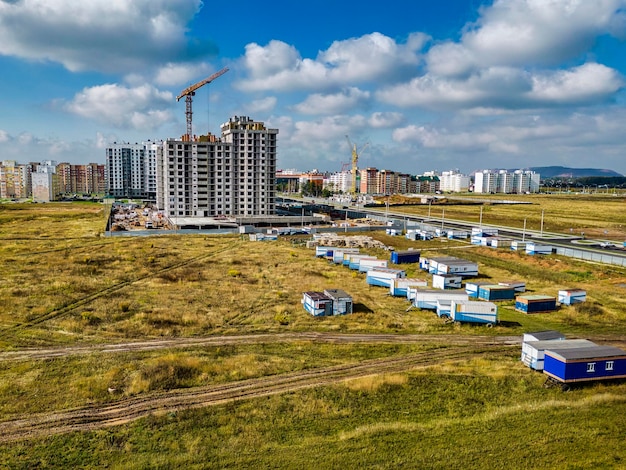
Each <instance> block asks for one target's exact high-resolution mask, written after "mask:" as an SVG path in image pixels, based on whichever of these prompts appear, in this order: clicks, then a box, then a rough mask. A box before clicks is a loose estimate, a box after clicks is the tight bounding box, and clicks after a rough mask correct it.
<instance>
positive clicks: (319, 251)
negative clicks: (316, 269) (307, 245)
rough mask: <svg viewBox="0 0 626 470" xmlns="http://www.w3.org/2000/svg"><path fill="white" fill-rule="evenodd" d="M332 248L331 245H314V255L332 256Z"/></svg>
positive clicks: (319, 256) (321, 256)
mask: <svg viewBox="0 0 626 470" xmlns="http://www.w3.org/2000/svg"><path fill="white" fill-rule="evenodd" d="M333 250H334V248H333V247H332V246H316V247H315V256H317V257H318V258H327V257H332V256H333Z"/></svg>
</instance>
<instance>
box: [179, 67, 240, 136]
mask: <svg viewBox="0 0 626 470" xmlns="http://www.w3.org/2000/svg"><path fill="white" fill-rule="evenodd" d="M226 72H228V67H224V68H223V69H222V70H219V71H218V72H215V73H214V74H213V75H211V76H210V77H208V78H205V79H204V80H201V81H199V82H198V83H195V84H193V85H191V86H188V87H187V88H185V89H184V90H183V91H181V92H180V95H178V96H177V97H176V101H180V99H181V98H182V97H183V96H184V97H185V117H186V118H187V133H186V134H185V135H184V136H183V138H182V140H184V141H187V142H189V141H190V140H191V139H192V136H193V129H192V115H193V112H192V102H193V97H194V95H195V94H196V90H197V89H198V88H200V87H202V86H204V85H206V84H208V83H211V82H212V81H213V80H215V79H216V78H217V77H220V76H222V75H224V74H225V73H226Z"/></svg>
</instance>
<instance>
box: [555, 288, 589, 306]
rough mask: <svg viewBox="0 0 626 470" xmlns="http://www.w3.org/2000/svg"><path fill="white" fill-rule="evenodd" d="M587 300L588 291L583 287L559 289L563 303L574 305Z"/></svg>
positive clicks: (559, 298) (560, 299)
mask: <svg viewBox="0 0 626 470" xmlns="http://www.w3.org/2000/svg"><path fill="white" fill-rule="evenodd" d="M586 300H587V291H584V290H582V289H564V290H560V291H559V295H558V301H559V302H560V303H562V304H563V305H572V304H577V303H580V302H585V301H586Z"/></svg>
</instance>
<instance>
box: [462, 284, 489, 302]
mask: <svg viewBox="0 0 626 470" xmlns="http://www.w3.org/2000/svg"><path fill="white" fill-rule="evenodd" d="M491 284H492V283H491V282H488V281H467V282H465V292H467V295H468V296H469V297H470V298H473V299H477V298H478V291H479V290H480V286H488V285H491Z"/></svg>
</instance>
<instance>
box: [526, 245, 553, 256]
mask: <svg viewBox="0 0 626 470" xmlns="http://www.w3.org/2000/svg"><path fill="white" fill-rule="evenodd" d="M526 254H527V255H550V254H552V246H550V245H541V244H539V243H533V242H531V243H527V244H526Z"/></svg>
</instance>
